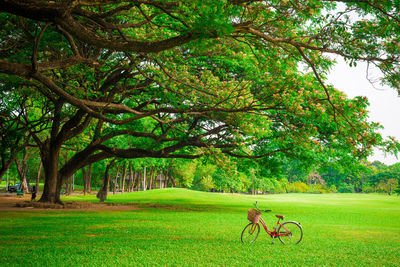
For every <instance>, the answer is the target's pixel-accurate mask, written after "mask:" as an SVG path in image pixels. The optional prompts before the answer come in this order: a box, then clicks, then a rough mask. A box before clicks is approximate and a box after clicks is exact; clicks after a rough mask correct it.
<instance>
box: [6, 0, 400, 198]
mask: <svg viewBox="0 0 400 267" xmlns="http://www.w3.org/2000/svg"><path fill="white" fill-rule="evenodd" d="M335 2H344V3H346V5H345V6H344V7H340V9H339V8H336V4H335ZM398 9H399V6H398V3H397V1H238V0H231V1H212V0H210V1H151V0H145V1H121V0H118V1H117V0H115V1H111V0H110V1H92V0H87V1H70V0H68V1H61V0H60V1H41V0H24V1H22V0H21V1H19V0H13V1H6V0H0V12H1V13H0V19H1V23H2V24H3V28H2V29H1V30H0V36H1V40H2V42H1V43H0V46H1V47H0V56H1V58H0V73H2V75H1V82H0V85H2V90H3V91H6V93H7V94H8V93H10V92H13V91H16V92H17V93H18V94H22V95H24V94H25V95H26V96H29V93H28V94H26V93H27V92H25V91H24V92H22V91H21V88H23V87H26V86H28V87H30V88H33V89H34V90H36V91H37V92H40V93H41V94H42V95H43V96H44V98H45V102H46V104H45V106H46V107H48V109H49V111H48V112H47V113H46V115H47V116H48V117H49V118H50V119H51V120H52V125H51V130H49V132H48V134H37V132H35V131H36V130H29V129H27V130H29V133H30V134H31V135H32V137H33V138H34V140H35V141H36V143H37V145H38V146H39V149H40V151H41V158H42V162H43V168H44V171H45V177H46V178H45V189H44V192H43V195H42V198H41V201H50V202H59V201H60V199H59V192H60V189H61V186H62V184H63V183H64V182H65V181H66V179H67V178H68V177H69V176H70V175H71V174H73V173H74V172H76V171H77V170H79V169H81V168H83V167H84V166H86V165H89V164H92V163H94V162H97V161H100V160H103V159H106V158H112V157H123V158H141V157H156V158H157V157H158V158H172V157H181V158H195V157H199V156H202V155H204V154H205V153H210V152H214V151H215V150H217V151H220V152H223V153H227V154H229V155H232V156H236V157H267V156H272V155H273V154H275V153H282V152H286V153H294V154H295V153H298V151H299V150H302V151H307V150H314V151H319V150H321V149H324V147H325V148H328V149H332V150H334V149H339V148H340V149H344V150H345V151H347V153H351V154H353V155H356V156H365V155H367V154H368V153H369V152H370V148H371V145H375V144H377V143H379V142H380V141H381V140H380V136H379V135H378V134H376V132H375V130H376V129H377V125H376V124H373V123H369V122H367V121H366V117H367V114H366V100H365V99H361V98H359V99H355V100H348V99H346V97H345V95H344V94H342V93H340V92H339V91H337V90H336V89H335V88H333V87H332V86H329V85H326V84H325V78H324V75H325V74H326V73H327V72H328V71H329V68H330V67H331V66H332V64H333V60H332V59H330V58H328V57H326V56H325V55H326V54H333V55H337V56H341V57H344V58H345V59H346V60H348V62H349V63H350V64H354V63H355V62H356V61H357V60H362V61H366V62H368V63H369V64H374V65H376V66H377V67H379V68H380V69H381V70H382V71H383V73H384V75H385V76H384V79H383V82H386V83H387V84H389V85H391V86H394V87H398V86H399V82H400V77H399V54H400V52H399V49H400V48H399V46H398V42H399V36H398V34H399V16H398V14H399V10H398ZM367 15H368V16H367ZM361 17H362V18H363V19H360V18H361ZM15 77H17V78H15ZM10 79H16V80H17V84H18V85H17V86H13V87H12V88H10V86H4V85H8V82H9V80H10ZM13 84H15V81H14V82H13ZM19 85H21V86H19ZM22 85H23V86H22ZM82 135H85V136H87V137H88V138H86V139H84V138H82ZM121 136H124V137H125V139H124V140H126V142H119V141H118V138H119V137H121ZM68 142H80V149H79V151H76V153H74V155H72V156H71V158H69V159H68V160H67V161H66V162H65V163H63V164H61V163H60V152H61V149H62V147H63V145H65V144H66V143H68ZM122 144H124V145H122ZM255 144H257V149H254V148H255V147H256V146H255Z"/></svg>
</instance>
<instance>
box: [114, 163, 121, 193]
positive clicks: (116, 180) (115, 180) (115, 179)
mask: <svg viewBox="0 0 400 267" xmlns="http://www.w3.org/2000/svg"><path fill="white" fill-rule="evenodd" d="M119 167H120V166H119V165H118V166H117V173H116V174H115V178H114V190H113V195H115V192H116V191H117V187H118V175H119Z"/></svg>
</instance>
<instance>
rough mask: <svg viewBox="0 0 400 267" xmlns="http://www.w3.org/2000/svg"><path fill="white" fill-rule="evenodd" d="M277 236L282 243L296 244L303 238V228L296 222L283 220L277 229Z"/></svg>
mask: <svg viewBox="0 0 400 267" xmlns="http://www.w3.org/2000/svg"><path fill="white" fill-rule="evenodd" d="M278 238H279V240H280V241H281V242H282V243H283V244H293V245H296V244H298V243H300V241H301V239H302V238H303V229H302V228H301V225H300V224H299V223H297V222H291V221H289V222H284V223H282V224H281V226H280V227H279V229H278Z"/></svg>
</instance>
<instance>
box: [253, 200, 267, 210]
mask: <svg viewBox="0 0 400 267" xmlns="http://www.w3.org/2000/svg"><path fill="white" fill-rule="evenodd" d="M254 206H255V207H256V209H257V210H258V211H262V212H270V211H271V210H260V208H259V207H258V206H257V201H256V203H254Z"/></svg>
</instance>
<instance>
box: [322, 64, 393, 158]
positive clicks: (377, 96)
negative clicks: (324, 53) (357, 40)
mask: <svg viewBox="0 0 400 267" xmlns="http://www.w3.org/2000/svg"><path fill="white" fill-rule="evenodd" d="M337 62H338V64H337V65H336V66H335V67H334V68H333V69H332V71H331V73H330V75H329V76H328V82H329V83H331V84H333V85H334V86H335V88H337V89H339V90H340V91H342V92H345V93H346V94H347V95H348V96H349V97H351V98H353V97H355V96H366V97H367V98H368V100H369V102H370V106H369V108H368V110H369V111H370V120H371V121H375V122H379V123H380V124H381V125H382V126H383V127H384V129H383V130H381V131H380V132H381V133H382V135H383V136H384V137H386V136H394V137H395V138H396V139H397V140H400V124H399V120H398V117H397V116H399V115H400V97H399V96H398V94H397V92H396V91H395V90H394V89H392V88H383V87H382V86H381V85H380V84H379V83H376V84H374V86H373V85H372V84H371V83H370V82H369V81H368V80H367V78H366V70H367V64H366V63H361V62H360V63H358V65H357V67H349V66H348V65H347V64H346V63H345V62H344V60H342V59H337ZM370 74H371V72H370ZM376 76H377V75H375V78H377V77H376ZM374 87H375V88H374ZM369 160H370V161H374V160H379V161H381V162H383V163H385V164H387V165H392V164H394V163H396V162H399V161H400V159H396V157H395V156H393V155H385V153H384V152H381V151H375V153H374V155H373V156H371V157H370V158H369Z"/></svg>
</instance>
